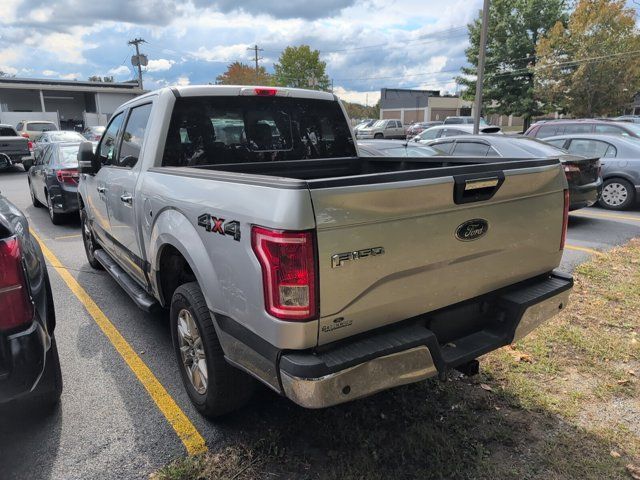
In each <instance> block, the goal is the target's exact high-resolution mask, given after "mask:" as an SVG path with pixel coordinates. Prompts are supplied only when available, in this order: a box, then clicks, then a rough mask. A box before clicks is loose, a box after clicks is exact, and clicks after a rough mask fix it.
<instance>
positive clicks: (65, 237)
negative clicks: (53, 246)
mask: <svg viewBox="0 0 640 480" xmlns="http://www.w3.org/2000/svg"><path fill="white" fill-rule="evenodd" d="M81 236H82V235H80V234H79V233H76V234H75V235H63V236H62V237H54V240H65V239H67V238H78V237H81Z"/></svg>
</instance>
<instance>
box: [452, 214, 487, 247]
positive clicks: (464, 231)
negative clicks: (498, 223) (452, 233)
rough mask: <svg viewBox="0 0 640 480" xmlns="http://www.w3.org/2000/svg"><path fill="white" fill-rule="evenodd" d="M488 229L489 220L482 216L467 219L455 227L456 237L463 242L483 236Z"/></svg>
mask: <svg viewBox="0 0 640 480" xmlns="http://www.w3.org/2000/svg"><path fill="white" fill-rule="evenodd" d="M488 231H489V222H487V221H486V220H484V219H482V218H474V219H473V220H467V221H466V222H464V223H463V224H462V225H459V226H458V228H456V238H457V239H458V240H462V241H463V242H470V241H471V240H477V239H479V238H480V237H483V236H484V235H485V234H486V233H487V232H488Z"/></svg>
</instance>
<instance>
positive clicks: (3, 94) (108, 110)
mask: <svg viewBox="0 0 640 480" xmlns="http://www.w3.org/2000/svg"><path fill="white" fill-rule="evenodd" d="M141 93H143V91H142V90H140V88H138V84H137V82H124V83H103V82H82V81H76V80H51V79H33V78H6V77H3V78H0V123H4V124H9V125H13V126H15V125H16V124H18V122H21V121H23V120H48V121H52V122H55V123H56V124H57V125H59V126H60V128H62V129H64V130H71V129H74V128H75V129H79V128H81V127H87V126H94V125H106V124H107V121H108V120H109V118H111V114H113V112H114V111H115V109H116V108H118V107H119V106H120V105H122V104H123V103H124V102H126V101H128V100H131V99H132V98H134V97H136V96H138V95H140V94H141Z"/></svg>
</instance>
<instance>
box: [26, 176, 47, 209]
mask: <svg viewBox="0 0 640 480" xmlns="http://www.w3.org/2000/svg"><path fill="white" fill-rule="evenodd" d="M29 193H30V194H31V203H33V206H34V207H36V208H42V207H44V205H42V203H41V202H40V200H38V199H37V198H36V194H35V193H34V192H33V188H32V187H31V181H29Z"/></svg>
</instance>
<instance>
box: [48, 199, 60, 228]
mask: <svg viewBox="0 0 640 480" xmlns="http://www.w3.org/2000/svg"><path fill="white" fill-rule="evenodd" d="M47 208H48V209H49V218H50V219H51V223H53V224H54V225H60V224H61V223H62V220H63V217H62V214H61V213H56V212H55V211H54V210H53V202H52V201H51V197H50V196H49V194H48V193H47Z"/></svg>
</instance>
